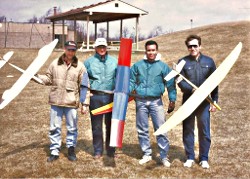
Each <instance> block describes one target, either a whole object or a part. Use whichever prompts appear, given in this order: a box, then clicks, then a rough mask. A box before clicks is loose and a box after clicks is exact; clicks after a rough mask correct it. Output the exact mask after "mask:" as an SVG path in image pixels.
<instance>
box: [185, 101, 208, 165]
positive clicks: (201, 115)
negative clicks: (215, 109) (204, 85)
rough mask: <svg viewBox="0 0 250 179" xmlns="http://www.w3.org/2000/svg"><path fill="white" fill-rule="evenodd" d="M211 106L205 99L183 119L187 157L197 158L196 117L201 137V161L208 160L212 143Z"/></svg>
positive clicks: (199, 136)
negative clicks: (195, 151)
mask: <svg viewBox="0 0 250 179" xmlns="http://www.w3.org/2000/svg"><path fill="white" fill-rule="evenodd" d="M209 108H210V104H209V103H208V102H206V101H205V102H203V103H202V104H201V105H200V106H199V107H198V108H197V109H196V110H195V111H194V112H193V113H192V114H191V115H190V116H189V117H188V118H187V119H185V120H184V121H183V144H184V148H185V153H186V156H187V159H192V160H194V159H195V153H194V123H195V117H196V118H197V128H198V138H199V161H204V160H205V161H208V153H209V149H210V145H211V138H210V111H209Z"/></svg>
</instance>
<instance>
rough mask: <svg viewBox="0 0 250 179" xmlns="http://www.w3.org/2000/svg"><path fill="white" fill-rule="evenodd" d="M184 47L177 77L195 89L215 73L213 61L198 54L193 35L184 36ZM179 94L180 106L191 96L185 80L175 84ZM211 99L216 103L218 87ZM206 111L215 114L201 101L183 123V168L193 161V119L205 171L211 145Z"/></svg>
mask: <svg viewBox="0 0 250 179" xmlns="http://www.w3.org/2000/svg"><path fill="white" fill-rule="evenodd" d="M185 44H186V46H187V49H188V51H189V55H188V56H185V57H184V58H182V59H180V60H179V62H180V61H181V60H185V62H186V64H185V66H184V67H183V69H182V71H181V74H182V75H183V76H184V77H186V78H187V79H188V80H190V81H191V82H192V83H193V84H195V85H196V86H197V87H199V86H200V85H201V84H202V83H203V82H204V81H205V80H206V79H207V78H208V77H209V76H210V75H211V74H212V73H213V72H214V71H215V70H216V66H215V63H214V60H213V59H212V58H210V57H208V56H205V55H203V54H202V53H201V52H200V49H201V38H200V37H199V36H197V35H190V36H188V37H187V39H186V41H185ZM178 86H179V87H180V89H181V91H182V92H183V103H185V101H186V100H187V99H188V98H189V97H190V96H191V95H192V93H193V91H194V89H193V87H192V86H191V85H189V84H188V83H187V82H186V81H185V80H182V81H181V82H180V83H178ZM211 97H212V99H213V101H215V102H218V87H217V88H215V89H214V90H213V91H212V93H211ZM210 111H211V112H214V111H216V108H215V107H214V106H213V105H210V103H209V102H207V101H206V100H204V101H203V102H202V103H201V104H200V106H199V107H198V108H197V109H196V110H195V111H194V112H193V113H192V114H191V115H190V116H189V117H188V118H186V119H185V120H184V121H183V143H184V148H185V152H186V156H187V161H186V162H185V163H184V167H189V168H190V167H192V165H193V163H194V159H195V153H194V123H195V117H196V118H197V127H198V136H199V163H200V165H201V167H202V168H209V164H208V153H209V149H210V144H211V138H210Z"/></svg>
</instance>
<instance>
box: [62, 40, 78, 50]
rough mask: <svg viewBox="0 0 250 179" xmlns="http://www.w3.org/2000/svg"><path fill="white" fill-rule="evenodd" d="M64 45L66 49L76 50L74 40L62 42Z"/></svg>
mask: <svg viewBox="0 0 250 179" xmlns="http://www.w3.org/2000/svg"><path fill="white" fill-rule="evenodd" d="M64 47H65V49H67V50H76V49H77V46H76V43H75V42H74V41H67V42H66V43H65V44H64Z"/></svg>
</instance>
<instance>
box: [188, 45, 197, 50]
mask: <svg viewBox="0 0 250 179" xmlns="http://www.w3.org/2000/svg"><path fill="white" fill-rule="evenodd" d="M187 47H188V48H189V49H191V48H192V47H194V48H197V47H198V45H188V46H187Z"/></svg>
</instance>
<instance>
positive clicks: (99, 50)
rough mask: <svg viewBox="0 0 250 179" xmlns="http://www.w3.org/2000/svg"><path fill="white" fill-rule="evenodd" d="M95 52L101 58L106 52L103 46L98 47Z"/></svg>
mask: <svg viewBox="0 0 250 179" xmlns="http://www.w3.org/2000/svg"><path fill="white" fill-rule="evenodd" d="M95 50H96V53H98V54H99V55H101V56H104V55H105V54H106V52H107V47H106V46H104V45H100V46H98V47H96V48H95Z"/></svg>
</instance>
